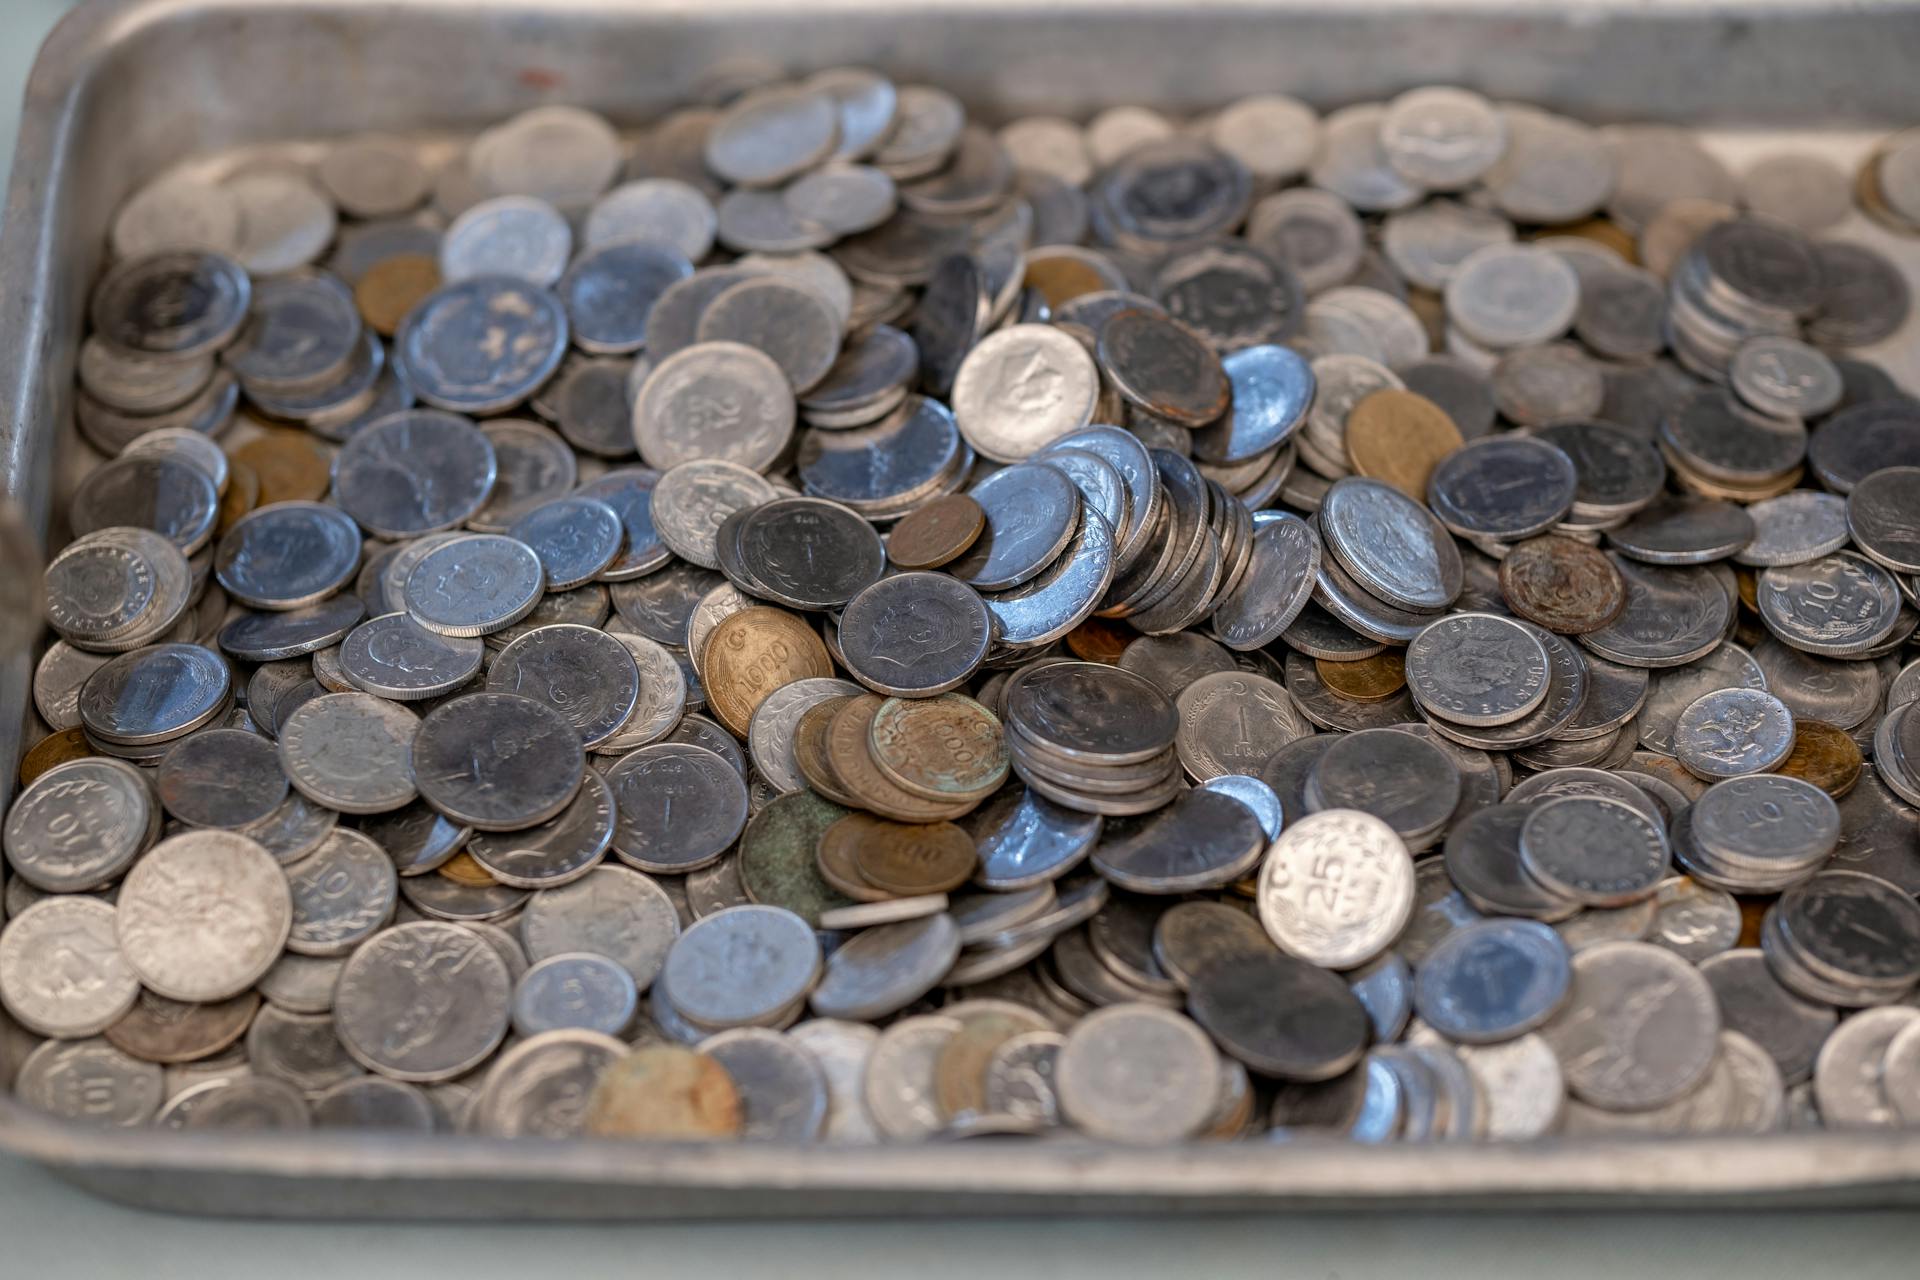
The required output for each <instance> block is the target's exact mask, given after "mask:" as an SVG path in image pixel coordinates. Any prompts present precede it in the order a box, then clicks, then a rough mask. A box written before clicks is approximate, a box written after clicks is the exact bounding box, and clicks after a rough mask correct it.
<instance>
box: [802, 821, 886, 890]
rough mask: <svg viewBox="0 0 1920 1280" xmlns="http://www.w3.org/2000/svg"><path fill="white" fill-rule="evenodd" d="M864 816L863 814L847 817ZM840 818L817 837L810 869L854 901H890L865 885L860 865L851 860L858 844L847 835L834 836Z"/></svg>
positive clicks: (865, 879) (866, 883) (856, 840)
mask: <svg viewBox="0 0 1920 1280" xmlns="http://www.w3.org/2000/svg"><path fill="white" fill-rule="evenodd" d="M849 816H852V817H864V816H865V815H864V814H853V815H849ZM846 820H847V819H846V818H842V819H840V820H839V822H835V823H834V824H833V826H831V827H828V828H827V829H826V831H825V832H823V833H822V834H821V836H820V847H819V848H817V849H815V850H814V851H813V863H814V867H815V868H816V869H817V870H818V871H819V872H820V878H821V879H822V880H825V881H826V882H827V883H828V884H830V885H832V886H833V887H834V888H836V889H838V890H839V891H840V892H842V893H844V894H846V895H847V896H848V897H849V898H852V899H853V900H854V901H856V902H891V901H893V899H894V898H895V897H896V896H897V895H895V894H891V893H888V892H887V891H886V890H885V889H882V888H880V887H879V886H877V885H873V884H869V883H868V882H867V878H866V877H865V876H863V875H861V874H860V864H859V863H857V862H856V861H854V857H853V854H854V850H855V848H857V847H858V844H859V841H858V839H855V838H849V837H848V834H847V833H844V832H843V833H842V834H841V835H838V836H836V835H834V831H835V829H836V828H838V827H839V826H840V823H841V822H845V821H846Z"/></svg>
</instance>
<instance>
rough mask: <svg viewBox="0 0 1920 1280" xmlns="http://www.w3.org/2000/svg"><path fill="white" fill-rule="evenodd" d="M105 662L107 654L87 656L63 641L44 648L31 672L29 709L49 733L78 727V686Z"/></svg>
mask: <svg viewBox="0 0 1920 1280" xmlns="http://www.w3.org/2000/svg"><path fill="white" fill-rule="evenodd" d="M108 660H109V655H107V654H103V653H88V652H87V651H86V650H84V649H76V648H74V647H73V646H72V645H70V644H68V643H67V642H66V641H65V640H55V641H54V642H53V643H52V644H50V645H48V646H47V650H46V652H45V653H44V654H42V655H41V657H40V662H39V665H38V666H36V667H35V668H34V671H33V705H34V708H35V709H36V710H38V711H39V712H40V718H41V719H42V720H44V721H46V722H47V727H48V728H49V729H53V730H55V731H56V732H57V731H59V730H61V729H77V728H79V727H80V686H81V685H83V684H85V683H86V682H87V677H88V676H90V675H92V674H93V673H94V672H96V671H98V670H99V669H100V668H101V667H103V666H105V665H106V663H107V662H108Z"/></svg>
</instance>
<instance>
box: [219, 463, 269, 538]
mask: <svg viewBox="0 0 1920 1280" xmlns="http://www.w3.org/2000/svg"><path fill="white" fill-rule="evenodd" d="M259 505H260V476H259V474H258V473H257V472H255V471H254V469H253V468H252V467H250V466H248V465H247V464H246V463H244V462H241V461H240V460H239V459H238V458H233V457H229V458H228V459H227V489H226V492H225V493H222V494H221V495H220V525H219V528H218V529H217V530H216V531H215V532H216V536H224V535H225V534H226V532H227V530H229V529H231V528H233V526H234V525H235V524H236V523H238V522H239V520H240V517H241V516H243V515H245V514H247V512H249V511H251V510H253V509H254V508H255V507H257V506H259Z"/></svg>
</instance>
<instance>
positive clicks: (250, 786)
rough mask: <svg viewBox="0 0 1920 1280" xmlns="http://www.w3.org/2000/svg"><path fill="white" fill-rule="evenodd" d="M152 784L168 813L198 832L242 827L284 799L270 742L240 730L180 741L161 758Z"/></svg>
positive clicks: (282, 776) (280, 774)
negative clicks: (205, 828)
mask: <svg viewBox="0 0 1920 1280" xmlns="http://www.w3.org/2000/svg"><path fill="white" fill-rule="evenodd" d="M155 781H156V783H157V785H158V790H159V793H160V802H161V803H162V804H164V805H165V806H166V807H167V812H168V813H170V814H172V815H173V816H174V817H176V818H178V819H180V820H181V821H182V822H185V823H187V824H189V825H191V826H196V827H229V828H233V827H245V826H247V825H248V824H250V823H253V822H257V821H259V820H260V819H262V818H265V817H266V816H267V815H268V814H271V813H272V812H273V811H274V810H275V809H277V808H278V807H279V805H280V802H281V801H282V800H284V799H285V798H286V795H287V776H286V774H285V773H283V772H282V771H281V768H280V759H279V756H278V754H277V753H276V752H275V750H274V745H273V743H271V742H269V741H268V740H267V739H265V738H263V737H261V736H259V735H258V734H253V733H246V732H244V731H242V730H238V729H209V730H207V731H205V732H203V733H197V734H194V735H193V736H191V737H188V738H184V739H182V740H181V741H180V743H179V744H178V745H177V746H175V747H173V748H172V749H171V750H169V751H168V752H167V754H166V755H165V756H164V757H162V759H161V761H160V769H159V772H158V774H157V775H156V778H155Z"/></svg>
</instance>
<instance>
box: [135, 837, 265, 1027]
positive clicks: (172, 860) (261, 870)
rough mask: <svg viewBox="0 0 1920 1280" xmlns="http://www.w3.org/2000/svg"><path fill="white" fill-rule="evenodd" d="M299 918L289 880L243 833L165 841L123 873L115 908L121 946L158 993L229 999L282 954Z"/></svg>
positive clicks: (198, 999) (173, 996) (180, 997)
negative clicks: (126, 872)
mask: <svg viewBox="0 0 1920 1280" xmlns="http://www.w3.org/2000/svg"><path fill="white" fill-rule="evenodd" d="M292 923H293V907H292V898H291V895H290V894H289V892H288V889H287V881H286V877H285V876H284V875H283V874H282V873H281V871H280V868H279V865H278V864H276V863H275V862H274V860H273V859H272V857H270V856H269V855H268V854H267V852H266V851H265V850H264V849H262V848H261V847H260V846H259V845H257V844H255V843H254V842H253V841H251V840H249V839H247V838H246V837H245V836H240V835H236V834H233V833H231V832H223V831H195V832H189V833H186V834H183V835H177V836H174V837H172V838H170V839H167V840H163V841H161V842H160V843H159V844H157V845H155V846H154V847H153V848H152V849H150V850H148V852H147V854H146V856H145V857H143V858H142V859H141V860H140V862H139V863H138V864H137V865H136V866H135V867H134V868H133V870H132V871H130V872H129V873H128V874H127V878H126V880H125V881H124V882H123V883H122V885H121V889H120V898H119V901H118V904H117V907H116V911H115V931H116V934H117V936H118V937H119V940H120V953H121V955H123V956H124V957H125V958H126V962H127V963H128V965H130V966H131V967H132V968H133V971H134V972H135V973H136V974H138V975H139V977H140V981H141V982H142V983H144V984H145V985H146V986H147V987H148V988H150V989H151V990H153V991H155V992H157V993H158V994H160V995H163V996H167V997H169V998H170V999H174V1000H187V1001H193V1002H202V1001H212V1000H225V999H227V998H229V997H230V996H235V995H238V994H239V993H240V992H242V991H244V990H246V989H247V988H248V987H250V986H252V985H253V983H254V982H255V980H256V979H258V978H259V977H260V975H261V974H263V973H265V972H266V971H267V970H268V968H270V967H271V966H272V964H273V962H274V960H275V959H277V958H278V957H279V955H280V949H281V947H282V946H283V945H284V944H285V942H286V939H287V935H288V932H289V930H290V929H291V928H292Z"/></svg>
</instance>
